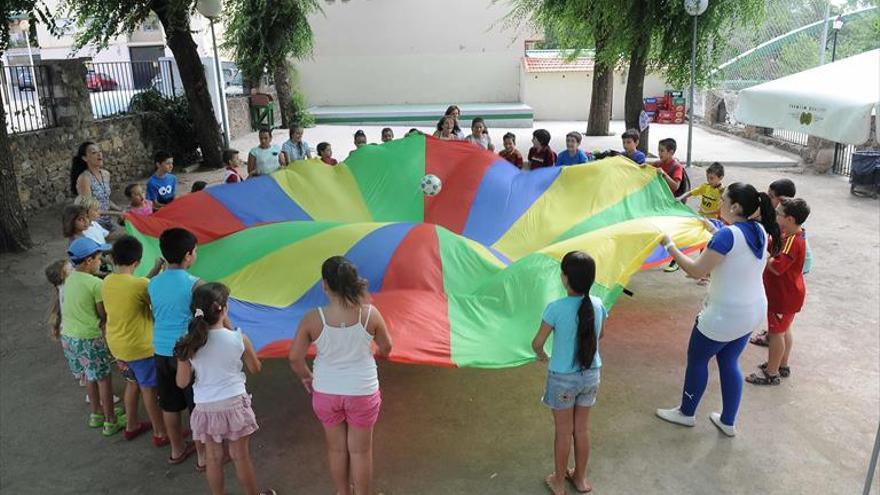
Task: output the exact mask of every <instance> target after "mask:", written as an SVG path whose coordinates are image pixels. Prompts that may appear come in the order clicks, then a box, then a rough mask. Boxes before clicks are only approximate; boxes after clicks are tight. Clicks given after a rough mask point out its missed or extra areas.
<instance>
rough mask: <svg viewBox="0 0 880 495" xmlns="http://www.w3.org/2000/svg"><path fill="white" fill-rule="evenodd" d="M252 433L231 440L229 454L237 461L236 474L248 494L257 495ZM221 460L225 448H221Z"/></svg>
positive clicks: (233, 460)
mask: <svg viewBox="0 0 880 495" xmlns="http://www.w3.org/2000/svg"><path fill="white" fill-rule="evenodd" d="M250 440H251V437H250V435H248V436H246V437H243V438H239V439H238V440H235V441H230V442H229V456H230V457H232V462H234V463H235V476H236V477H237V478H238V482H239V483H240V484H241V487H242V488H243V489H244V492H245V493H246V494H247V495H257V492H258V489H257V475H256V474H254V463H253V462H251V452H250V444H251V443H250ZM219 455H220V462H223V449H222V448H221V449H220V454H219Z"/></svg>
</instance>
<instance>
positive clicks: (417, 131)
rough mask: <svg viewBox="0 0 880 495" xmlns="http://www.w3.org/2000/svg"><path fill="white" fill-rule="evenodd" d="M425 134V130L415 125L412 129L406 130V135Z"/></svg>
mask: <svg viewBox="0 0 880 495" xmlns="http://www.w3.org/2000/svg"><path fill="white" fill-rule="evenodd" d="M418 134H424V132H422V131H420V130H418V129H416V128H415V127H413V128H412V129H410V130H408V131H406V137H410V136H412V135H418Z"/></svg>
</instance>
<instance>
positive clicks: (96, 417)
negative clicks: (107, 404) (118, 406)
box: [89, 413, 104, 428]
mask: <svg viewBox="0 0 880 495" xmlns="http://www.w3.org/2000/svg"><path fill="white" fill-rule="evenodd" d="M102 426H104V415H103V414H98V413H91V414H89V428H100V427H102Z"/></svg>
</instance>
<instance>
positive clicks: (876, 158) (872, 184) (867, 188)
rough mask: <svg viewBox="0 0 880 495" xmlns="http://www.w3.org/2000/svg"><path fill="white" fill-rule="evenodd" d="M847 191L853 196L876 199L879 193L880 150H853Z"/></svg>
mask: <svg viewBox="0 0 880 495" xmlns="http://www.w3.org/2000/svg"><path fill="white" fill-rule="evenodd" d="M849 183H850V188H849V191H850V193H852V194H853V195H855V196H862V197H871V198H874V199H877V197H878V193H880V151H871V150H864V151H854V152H853V154H852V166H851V168H850V176H849Z"/></svg>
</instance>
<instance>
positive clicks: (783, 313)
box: [746, 198, 810, 385]
mask: <svg viewBox="0 0 880 495" xmlns="http://www.w3.org/2000/svg"><path fill="white" fill-rule="evenodd" d="M809 216H810V207H809V206H808V205H807V202H806V201H804V200H803V199H800V198H781V200H780V201H779V206H778V207H776V222H777V223H778V224H779V229H780V230H781V231H782V249H781V250H780V251H779V254H777V255H776V256H774V257H773V258H771V259H770V262H769V263H767V268H765V269H764V290H765V291H766V292H767V330H768V332H769V333H768V336H767V342H768V344H769V345H768V347H769V352H768V359H767V362H766V363H764V364H762V365H761V366H759V368H760V373H752V374H751V375H749V376H748V377H746V381H747V382H749V383H752V384H755V385H779V383H780V379H779V377H780V376H784V377H788V376H789V374H790V373H791V369H790V368H789V367H788V357H789V355H790V354H791V347H792V344H793V339H792V336H791V332H790V331H789V328H790V327H791V324H792V322H793V321H794V317H795V315H796V314H797V313H798V312H799V311H800V310H801V307H803V305H804V297H805V296H806V293H807V290H806V287H805V286H804V260H805V259H806V256H807V246H806V242H807V241H806V237H805V235H804V230H803V229H802V228H801V225H803V223H804V222H806V221H807V217H809Z"/></svg>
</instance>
